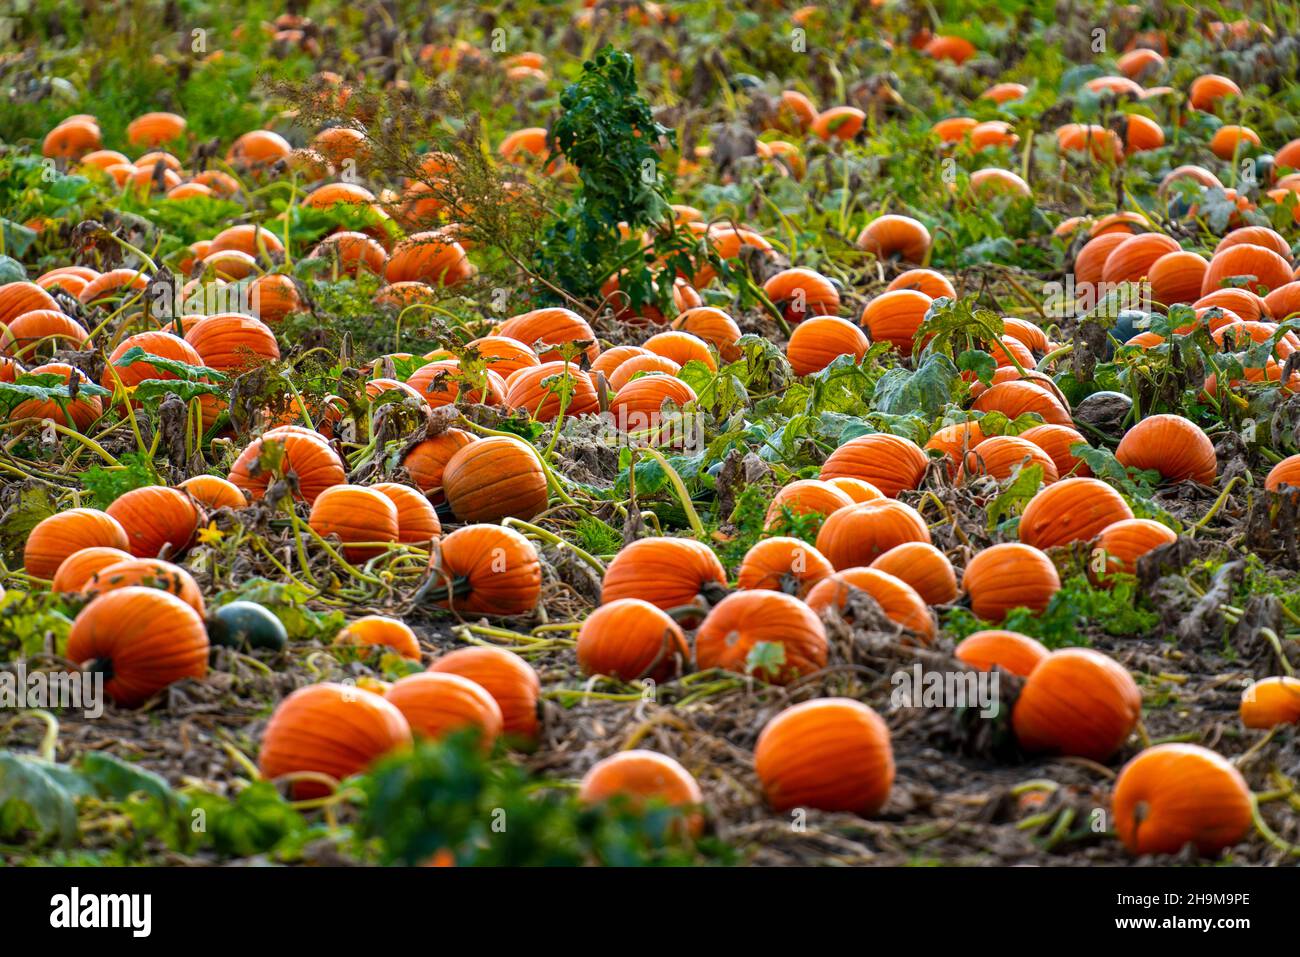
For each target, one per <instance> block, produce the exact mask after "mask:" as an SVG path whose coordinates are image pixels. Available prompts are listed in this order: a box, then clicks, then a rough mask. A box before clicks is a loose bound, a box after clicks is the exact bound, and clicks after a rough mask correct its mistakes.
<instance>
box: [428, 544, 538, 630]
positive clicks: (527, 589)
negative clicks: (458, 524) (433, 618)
mask: <svg viewBox="0 0 1300 957" xmlns="http://www.w3.org/2000/svg"><path fill="white" fill-rule="evenodd" d="M430 569H431V571H432V582H433V583H434V589H433V591H432V592H431V597H432V598H433V600H434V601H435V602H436V603H437V604H438V605H440V606H442V607H443V608H451V609H453V610H455V611H457V612H461V613H464V614H474V615H500V616H506V615H524V614H528V613H529V612H531V611H532V610H533V609H534V608H535V607H537V601H538V599H539V598H540V597H541V593H542V566H541V561H540V559H539V558H538V557H537V549H536V548H534V547H533V543H532V542H530V541H529V540H528V539H526V538H524V537H523V536H522V535H520V534H519V533H518V532H516V531H515V530H514V529H510V528H503V527H502V526H500V525H466V526H465V527H464V528H458V529H456V531H454V532H452V533H451V534H450V535H447V536H445V537H443V538H442V539H440V540H439V541H438V542H437V543H436V545H435V548H434V553H433V555H432V556H431V557H430Z"/></svg>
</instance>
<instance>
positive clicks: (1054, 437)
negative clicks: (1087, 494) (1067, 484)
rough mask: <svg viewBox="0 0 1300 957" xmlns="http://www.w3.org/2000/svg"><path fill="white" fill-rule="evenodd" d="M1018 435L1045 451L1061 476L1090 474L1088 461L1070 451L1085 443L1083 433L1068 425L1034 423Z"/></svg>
mask: <svg viewBox="0 0 1300 957" xmlns="http://www.w3.org/2000/svg"><path fill="white" fill-rule="evenodd" d="M1020 437H1021V438H1022V439H1024V440H1025V441H1027V442H1033V443H1034V444H1035V445H1036V446H1038V447H1039V448H1040V449H1042V450H1043V451H1044V452H1046V453H1047V455H1048V458H1050V459H1051V460H1052V464H1053V465H1055V466H1056V474H1057V475H1058V476H1060V477H1061V478H1070V477H1071V476H1078V477H1081V478H1086V477H1088V476H1091V475H1092V469H1090V468H1088V463H1086V462H1084V461H1083V459H1080V458H1077V457H1076V456H1075V454H1074V453H1073V452H1071V451H1070V449H1071V448H1073V447H1074V446H1076V445H1080V444H1082V445H1087V440H1086V439H1084V437H1083V435H1082V434H1081V433H1080V432H1078V431H1077V430H1075V429H1072V428H1071V427H1070V426H1068V425H1035V426H1033V427H1032V428H1028V429H1025V431H1023V432H1021V433H1020Z"/></svg>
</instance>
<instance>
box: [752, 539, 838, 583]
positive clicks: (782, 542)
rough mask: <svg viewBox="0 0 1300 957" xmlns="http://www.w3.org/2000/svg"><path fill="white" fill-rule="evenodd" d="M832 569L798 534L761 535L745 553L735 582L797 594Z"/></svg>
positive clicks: (822, 556) (824, 557)
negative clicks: (760, 538)
mask: <svg viewBox="0 0 1300 957" xmlns="http://www.w3.org/2000/svg"><path fill="white" fill-rule="evenodd" d="M834 571H835V569H834V568H833V567H832V566H831V563H830V562H828V561H827V560H826V556H824V555H823V554H822V553H821V552H819V551H817V549H816V548H814V547H813V546H811V545H809V544H808V543H807V542H805V541H802V540H800V539H798V538H788V537H785V536H781V535H778V536H776V537H774V538H765V539H763V540H762V541H760V542H757V543H755V545H754V546H753V547H752V548H751V549H750V550H749V551H747V552H746V553H745V558H744V560H743V561H742V562H741V563H740V571H739V573H738V576H737V580H736V583H737V585H739V586H740V587H741V588H743V589H749V588H763V589H768V590H770V591H782V592H785V593H787V594H791V595H797V596H798V597H800V598H804V597H806V596H807V594H808V592H809V591H810V590H811V589H812V587H813V586H814V585H816V584H817V583H818V582H819V581H821V580H822V579H823V578H828V577H829V576H830V575H831V574H833V573H834Z"/></svg>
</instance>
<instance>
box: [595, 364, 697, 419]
mask: <svg viewBox="0 0 1300 957" xmlns="http://www.w3.org/2000/svg"><path fill="white" fill-rule="evenodd" d="M695 401H696V395H695V390H694V389H692V388H691V387H690V386H689V385H687V384H686V383H685V382H683V381H682V380H681V379H675V378H673V377H672V376H666V375H650V376H642V377H640V378H638V379H633V380H632V381H631V382H629V383H627V384H626V385H625V386H623V387H622V388H621V389H619V390H618V392H617V394H615V396H614V398H613V399H611V400H610V403H609V412H610V415H612V416H613V421H614V423H615V425H616V427H617V428H618V429H619V430H620V431H622V432H641V431H644V430H645V429H654V428H657V427H658V426H659V422H660V417H661V409H662V407H663V404H664V403H665V402H671V403H672V404H673V405H674V406H676V407H677V408H679V409H680V408H683V407H684V406H686V405H688V404H689V403H692V402H695Z"/></svg>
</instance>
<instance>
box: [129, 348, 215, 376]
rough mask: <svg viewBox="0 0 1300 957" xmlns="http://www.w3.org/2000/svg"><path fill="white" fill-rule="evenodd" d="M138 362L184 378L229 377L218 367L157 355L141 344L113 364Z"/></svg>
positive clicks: (130, 364)
mask: <svg viewBox="0 0 1300 957" xmlns="http://www.w3.org/2000/svg"><path fill="white" fill-rule="evenodd" d="M137 362H147V363H149V364H150V365H151V366H153V367H154V368H155V369H161V370H163V371H164V372H170V373H172V374H173V375H176V376H179V377H180V378H182V379H191V380H197V379H204V378H207V379H215V380H216V381H217V382H225V381H226V379H227V378H228V377H227V376H226V374H225V373H224V372H219V371H218V370H216V369H210V368H208V367H207V366H193V365H190V364H189V363H188V362H181V361H180V360H178V359H168V358H165V357H163V356H156V355H154V354H153V353H151V352H146V351H145V350H144V349H142V348H141V347H140V346H132V347H131V348H130V349H127V350H126V352H124V353H123V354H122V355H121V356H120V357H119V358H117V359H116V360H114V362H113V365H115V366H116V367H117V368H119V369H121V368H125V367H126V366H132V365H135V364H136V363H137Z"/></svg>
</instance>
